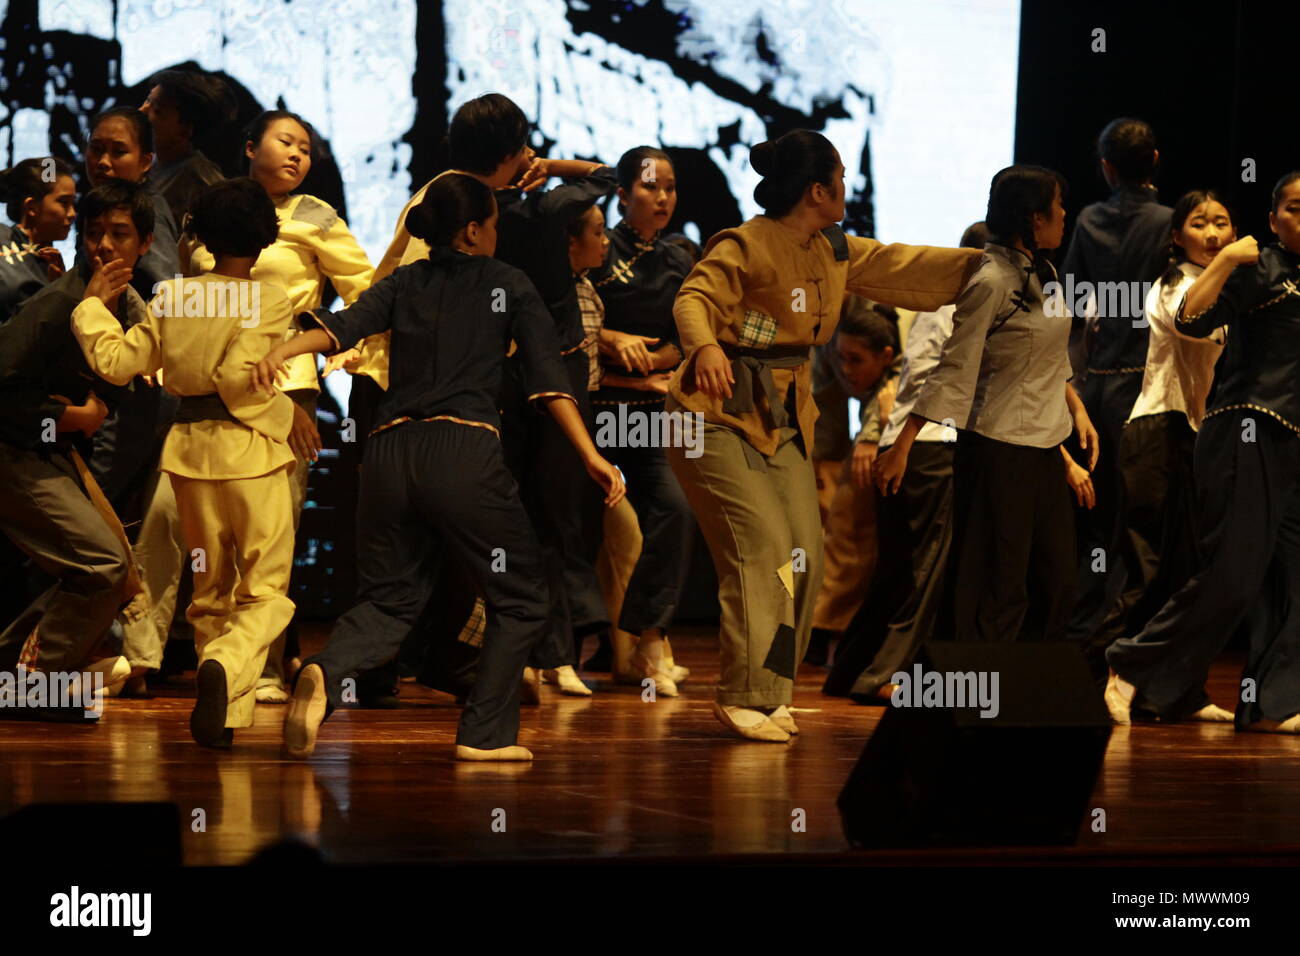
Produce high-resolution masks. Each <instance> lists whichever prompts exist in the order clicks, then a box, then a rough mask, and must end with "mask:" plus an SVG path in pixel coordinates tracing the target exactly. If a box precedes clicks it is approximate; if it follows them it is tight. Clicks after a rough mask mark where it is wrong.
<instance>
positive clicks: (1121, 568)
mask: <svg viewBox="0 0 1300 956" xmlns="http://www.w3.org/2000/svg"><path fill="white" fill-rule="evenodd" d="M1141 391H1142V373H1141V372H1140V371H1139V372H1125V373H1122V374H1121V373H1117V374H1114V375H1097V374H1095V373H1094V374H1092V375H1089V376H1088V378H1087V379H1086V380H1085V381H1084V383H1083V386H1082V387H1081V389H1080V392H1079V397H1080V398H1081V399H1082V400H1083V405H1084V408H1086V409H1087V411H1088V417H1089V418H1091V419H1092V424H1093V427H1095V428H1096V429H1097V435H1098V437H1099V438H1100V439H1101V454H1100V455H1099V456H1098V458H1097V466H1096V467H1095V468H1094V469H1093V470H1092V487H1093V491H1094V492H1095V493H1096V496H1097V503H1096V505H1095V506H1094V507H1092V508H1079V509H1078V510H1077V512H1076V514H1077V527H1078V559H1077V565H1076V571H1075V588H1074V606H1073V608H1072V609H1071V612H1070V620H1069V637H1070V639H1071V640H1074V641H1078V642H1080V644H1081V645H1085V646H1086V645H1087V643H1088V642H1089V641H1090V640H1092V639H1093V638H1094V636H1095V635H1096V633H1097V631H1098V629H1099V628H1101V626H1102V622H1103V620H1104V619H1105V617H1106V614H1107V612H1108V611H1109V610H1110V609H1111V608H1112V607H1114V605H1115V602H1116V601H1117V600H1118V599H1119V596H1120V593H1121V592H1122V591H1123V589H1124V584H1125V580H1126V578H1127V576H1128V573H1129V571H1130V569H1131V567H1132V565H1133V563H1134V562H1133V556H1132V553H1131V552H1130V551H1129V550H1128V542H1127V540H1126V539H1125V537H1124V535H1123V528H1124V478H1123V475H1122V473H1121V471H1120V447H1121V438H1122V436H1123V434H1124V423H1125V422H1126V421H1128V417H1129V415H1130V414H1132V412H1133V405H1134V404H1135V403H1136V402H1137V398H1138V394H1139V393H1140V392H1141ZM1097 548H1101V549H1102V550H1103V551H1104V552H1105V555H1106V570H1105V571H1094V570H1093V566H1094V552H1095V550H1096V549H1097Z"/></svg>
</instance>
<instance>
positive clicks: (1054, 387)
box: [912, 243, 1073, 448]
mask: <svg viewBox="0 0 1300 956" xmlns="http://www.w3.org/2000/svg"><path fill="white" fill-rule="evenodd" d="M1026 276H1028V278H1029V285H1028V287H1027V289H1026V291H1025V293H1024V294H1023V295H1022V293H1021V289H1022V288H1024V287H1025V278H1026ZM1049 311H1050V312H1051V313H1052V314H1053V315H1052V316H1049V315H1047V314H1045V313H1044V309H1043V284H1042V281H1041V280H1040V279H1039V277H1038V276H1037V275H1036V274H1034V272H1033V268H1032V264H1031V262H1030V260H1029V257H1028V256H1026V255H1024V253H1022V252H1020V251H1018V250H1016V249H1012V248H1010V247H1008V246H1002V245H998V244H996V243H989V244H988V245H986V246H985V247H984V258H983V260H982V261H981V262H980V267H979V269H978V270H976V272H975V275H974V276H973V277H972V278H971V280H970V282H968V283H967V284H966V287H965V288H964V289H962V292H961V295H960V296H959V297H958V298H957V311H956V314H955V315H954V316H953V330H952V335H951V336H950V337H949V339H948V342H947V344H946V345H945V346H944V348H943V354H942V355H941V356H940V358H939V364H938V365H937V366H936V367H935V369H934V371H933V372H931V374H930V377H929V380H928V381H927V382H926V383H925V385H924V386H923V387H922V389H921V394H920V395H919V396H918V397H917V399H916V404H915V406H914V407H913V409H912V410H913V411H914V412H915V413H916V414H917V415H920V416H921V417H922V418H928V419H929V420H930V421H933V422H939V423H940V424H948V425H951V426H952V427H954V428H961V429H968V430H970V431H973V432H976V433H977V434H979V435H983V436H984V437H985V438H992V439H994V440H995V441H1002V442H1007V443H1008V444H1012V445H1028V446H1031V447H1034V448H1051V447H1053V446H1054V445H1059V444H1060V443H1061V442H1062V441H1064V440H1065V439H1066V438H1067V437H1068V436H1069V434H1070V432H1071V430H1072V429H1073V422H1072V420H1071V418H1070V412H1069V408H1068V406H1067V405H1066V401H1065V384H1066V382H1068V381H1069V380H1070V360H1069V355H1068V348H1069V337H1070V317H1069V314H1068V312H1067V311H1066V309H1065V307H1064V305H1063V304H1062V303H1060V302H1057V303H1055V304H1054V306H1053V308H1052V309H1050V310H1049ZM1053 316H1054V317H1053Z"/></svg>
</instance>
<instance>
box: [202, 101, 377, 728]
mask: <svg viewBox="0 0 1300 956" xmlns="http://www.w3.org/2000/svg"><path fill="white" fill-rule="evenodd" d="M244 154H245V156H247V157H248V175H249V177H250V178H251V179H252V180H253V181H254V182H256V183H257V184H258V185H260V186H261V187H262V188H263V189H265V190H266V193H267V195H268V196H270V197H271V202H272V203H273V204H274V205H275V216H276V219H277V220H278V222H279V233H278V235H277V236H276V239H275V242H274V243H272V244H271V246H270V247H269V248H268V249H266V250H265V251H263V253H262V254H261V256H259V257H258V260H257V264H256V265H255V266H254V267H253V278H254V279H256V280H257V281H258V282H264V283H267V284H269V285H276V286H279V287H280V288H281V289H282V290H283V291H284V293H285V294H286V295H287V296H288V299H289V304H290V307H291V309H292V314H293V315H294V316H295V317H296V316H298V315H300V314H302V313H303V312H310V311H312V310H313V309H317V308H319V307H320V304H321V298H322V295H323V292H324V288H325V280H326V279H328V280H329V281H330V282H331V283H332V284H333V286H334V290H335V291H336V292H337V293H338V294H339V298H341V299H342V300H343V303H344V305H351V304H352V303H353V302H355V301H356V300H357V297H358V296H359V295H361V293H362V292H364V291H365V290H366V289H368V288H370V284H371V281H372V279H373V278H374V273H375V270H374V267H373V266H371V264H370V260H369V259H368V258H367V257H366V253H365V251H364V250H363V249H362V248H361V246H360V244H358V242H357V240H356V238H355V237H354V236H353V235H352V232H351V231H350V230H349V229H348V224H347V223H346V222H344V221H343V219H342V217H340V216H339V214H338V213H337V212H336V211H335V210H334V208H333V207H332V206H330V205H329V203H326V202H323V201H322V200H320V199H317V198H316V197H314V196H308V195H306V194H305V193H299V192H297V190H298V188H299V187H300V186H302V183H303V180H304V179H305V178H306V177H307V174H308V173H309V172H311V167H312V161H313V159H315V158H316V157H317V156H319V154H320V140H319V138H318V137H317V135H316V131H315V129H313V128H312V125H311V124H310V123H308V122H307V121H306V120H305V119H303V118H302V117H301V116H298V115H297V114H296V113H291V112H289V111H288V110H269V111H267V112H265V113H263V114H262V115H261V116H259V117H257V119H255V120H253V122H252V123H251V124H250V125H249V127H248V134H247V139H246V142H245V144H244ZM212 263H213V259H212V255H211V253H209V252H208V250H206V249H204V248H203V247H202V246H201V245H198V246H195V247H193V248H192V249H191V252H190V269H189V274H191V275H195V274H200V273H204V272H208V271H209V270H211V269H212ZM295 321H296V319H295ZM297 333H298V329H297V327H296V326H291V327H290V329H289V332H288V336H287V337H289V338H291V337H293V336H294V335H296V334H297ZM280 389H281V390H282V391H284V393H285V394H287V395H288V396H289V397H290V398H291V399H293V403H294V407H295V411H294V424H293V431H292V432H291V433H290V437H289V444H290V446H291V447H292V448H293V451H294V453H295V455H296V456H297V458H298V467H297V469H295V471H294V475H293V482H292V491H293V526H294V531H295V533H296V532H297V529H298V519H299V517H300V515H301V514H302V506H303V502H304V501H305V500H306V497H307V477H308V471H309V466H310V464H311V462H312V461H314V460H315V459H316V453H317V452H318V451H319V450H320V434H319V433H318V432H317V430H316V397H317V395H319V394H320V382H319V378H318V376H317V374H316V361H315V356H312V355H301V356H299V357H298V358H296V359H294V360H293V362H291V363H290V365H289V368H288V374H287V375H286V376H285V378H284V379H283V380H282V381H281V382H280ZM284 645H285V642H284V636H283V635H281V637H280V639H279V640H277V641H276V643H275V645H274V646H273V647H272V648H271V652H270V654H268V655H267V659H266V673H265V674H263V675H262V680H261V681H259V683H258V689H257V699H258V700H259V701H261V702H263V703H271V704H282V703H285V702H286V701H287V700H288V699H289V695H288V693H287V692H286V691H285V687H284V684H285V675H284V664H283V658H284Z"/></svg>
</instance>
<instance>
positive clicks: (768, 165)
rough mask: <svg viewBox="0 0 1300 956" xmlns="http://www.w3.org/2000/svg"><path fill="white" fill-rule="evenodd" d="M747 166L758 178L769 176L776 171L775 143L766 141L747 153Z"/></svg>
mask: <svg viewBox="0 0 1300 956" xmlns="http://www.w3.org/2000/svg"><path fill="white" fill-rule="evenodd" d="M749 165H751V166H753V167H754V172H756V173H758V174H759V175H760V176H771V175H772V173H773V172H775V171H776V143H774V142H772V141H771V140H766V141H764V142H762V143H759V144H757V145H756V146H754V147H752V148H751V149H750V151H749Z"/></svg>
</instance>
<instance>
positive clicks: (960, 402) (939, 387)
mask: <svg viewBox="0 0 1300 956" xmlns="http://www.w3.org/2000/svg"><path fill="white" fill-rule="evenodd" d="M1005 298H1006V297H1005V294H1004V293H1003V292H1002V291H1001V290H1000V289H998V288H996V287H994V286H993V285H992V284H991V283H988V282H979V281H976V282H972V283H970V285H968V286H966V288H965V289H963V290H962V293H961V295H960V296H958V298H957V310H956V312H955V314H954V315H953V323H952V334H951V335H950V336H949V337H948V341H947V342H946V343H945V344H944V347H943V353H942V354H941V355H940V356H939V363H938V364H937V365H936V366H935V367H934V370H933V371H932V372H931V373H930V376H929V378H928V379H927V380H926V382H925V385H923V386H922V388H921V392H920V394H919V395H918V396H917V399H916V404H915V405H914V406H913V407H912V412H913V413H914V414H917V415H920V416H921V417H922V418H926V419H929V420H930V421H932V422H940V423H943V422H945V421H947V420H951V422H952V424H953V426H954V427H956V428H965V427H966V425H967V419H968V418H969V417H970V410H971V406H972V405H973V404H974V402H975V387H976V384H977V383H978V381H979V374H980V364H981V360H982V359H983V356H984V344H985V341H986V340H987V339H988V335H989V330H990V329H991V328H992V326H993V321H994V319H995V318H996V317H997V315H998V312H999V310H1000V309H1001V308H1002V307H1003V305H1004V304H1005Z"/></svg>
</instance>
